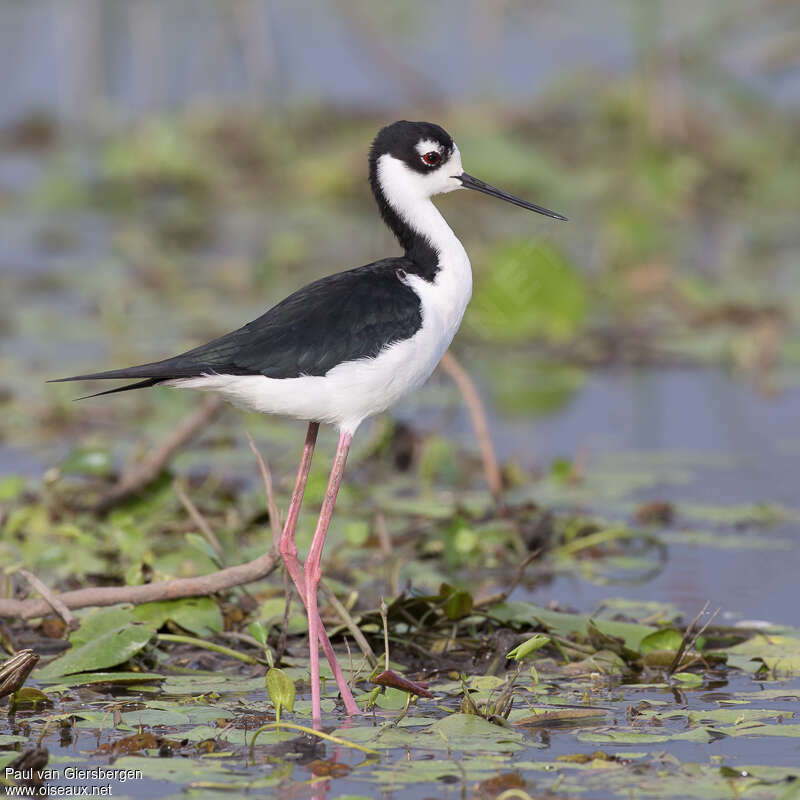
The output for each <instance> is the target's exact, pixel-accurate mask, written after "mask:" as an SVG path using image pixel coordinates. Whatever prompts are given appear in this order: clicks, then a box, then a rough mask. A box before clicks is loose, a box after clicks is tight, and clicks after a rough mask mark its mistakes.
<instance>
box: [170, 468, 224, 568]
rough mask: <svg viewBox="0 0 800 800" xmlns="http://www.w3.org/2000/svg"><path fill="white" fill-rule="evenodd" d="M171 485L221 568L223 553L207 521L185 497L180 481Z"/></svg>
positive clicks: (187, 497) (186, 496)
mask: <svg viewBox="0 0 800 800" xmlns="http://www.w3.org/2000/svg"><path fill="white" fill-rule="evenodd" d="M172 485H173V487H174V488H175V494H177V495H178V499H179V500H180V501H181V504H182V505H183V507H184V508H185V509H186V512H187V513H188V514H189V516H190V517H191V518H192V522H194V524H195V525H197V527H198V528H200V532H201V533H202V534H203V538H204V539H205V540H206V541H207V542H208V543H209V545H211V549H212V550H213V551H214V553H215V554H216V556H217V561H218V562H219V563H218V564H217V566H221V565H222V564H224V562H225V551H224V550H223V549H222V544H221V543H220V541H219V539H218V538H217V534H216V533H214V531H213V530H212V528H211V526H210V525H209V524H208V520H207V519H206V518H205V517H204V516H203V515H202V514H201V513H200V510H199V509H198V508H197V506H196V505H195V504H194V503H193V502H192V500H191V498H190V497H189V495H187V494H186V492H185V491H184V490H183V486H181V483H180V481H178V480H176V481H173V484H172Z"/></svg>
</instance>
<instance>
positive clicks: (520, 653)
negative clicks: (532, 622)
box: [506, 633, 550, 661]
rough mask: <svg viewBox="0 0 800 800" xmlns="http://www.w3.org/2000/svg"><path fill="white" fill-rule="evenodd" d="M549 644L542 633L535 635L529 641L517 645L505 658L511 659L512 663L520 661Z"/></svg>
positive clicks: (547, 637) (548, 638) (548, 640)
mask: <svg viewBox="0 0 800 800" xmlns="http://www.w3.org/2000/svg"><path fill="white" fill-rule="evenodd" d="M549 643H550V637H549V636H547V635H546V634H544V633H535V634H534V635H533V636H531V638H530V639H527V640H526V641H524V642H523V643H522V644H518V645H517V646H516V647H515V648H514V649H513V650H509V651H508V653H506V658H513V659H514V661H522V660H523V659H524V658H525V657H526V656H529V655H530V654H531V653H535V652H536V651H537V650H541V649H542V648H543V647H544V646H545V645H546V644H549Z"/></svg>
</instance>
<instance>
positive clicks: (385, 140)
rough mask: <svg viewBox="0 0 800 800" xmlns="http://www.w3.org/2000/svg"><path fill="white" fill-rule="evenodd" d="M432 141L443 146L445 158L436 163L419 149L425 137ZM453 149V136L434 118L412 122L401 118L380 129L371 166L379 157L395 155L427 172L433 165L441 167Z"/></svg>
mask: <svg viewBox="0 0 800 800" xmlns="http://www.w3.org/2000/svg"><path fill="white" fill-rule="evenodd" d="M426 140H427V141H430V142H434V143H436V144H438V145H439V146H440V148H441V151H440V153H441V160H440V161H437V162H436V163H435V164H428V163H426V162H425V161H424V160H423V158H422V156H423V154H422V153H420V152H419V151H418V150H417V144H419V142H421V141H426ZM452 151H453V137H452V136H450V134H449V133H448V132H447V131H446V130H445V129H444V128H442V127H441V126H440V125H436V124H434V123H433V122H409V121H408V120H404V119H401V120H399V121H398V122H393V123H392V124H391V125H387V126H386V127H385V128H381V130H380V131H378V135H377V136H376V137H375V140H374V141H373V142H372V149H371V150H370V154H369V161H370V167H371V169H374V168H375V164H376V162H377V160H378V159H379V158H380V157H381V156H382V155H387V154H388V155H391V156H394V157H395V158H397V159H400V161H403V162H404V163H405V164H407V165H408V166H409V167H411V169H413V170H416V171H417V172H421V173H425V172H427V171H428V170H430V169H431V167H437V166H439V164H440V163H444V162H445V161H446V160H447V159H448V158H449V156H450V154H451V153H452Z"/></svg>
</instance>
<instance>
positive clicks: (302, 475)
mask: <svg viewBox="0 0 800 800" xmlns="http://www.w3.org/2000/svg"><path fill="white" fill-rule="evenodd" d="M369 181H370V185H371V187H372V193H373V194H374V196H375V201H376V202H377V204H378V208H379V209H380V213H381V216H382V217H383V220H384V222H385V223H386V224H387V225H388V226H389V228H390V229H391V231H392V233H394V235H395V236H396V237H397V239H398V241H399V242H400V246H401V247H402V248H403V255H402V256H397V257H393V258H383V259H381V260H380V261H375V262H373V263H372V264H367V265H366V266H363V267H357V268H356V269H351V270H348V271H346V272H339V273H337V274H335V275H329V276H328V277H325V278H322V279H321V280H318V281H315V282H314V283H311V284H309V285H308V286H305V287H303V288H302V289H299V290H298V291H296V292H295V293H294V294H292V295H290V296H289V297H287V298H286V299H285V300H283V301H282V302H280V303H278V305H276V306H275V307H273V308H271V309H270V310H269V311H267V312H266V313H265V314H263V315H262V316H260V317H259V318H258V319H256V320H254V321H253V322H250V323H248V324H247V325H245V326H244V327H243V328H240V329H239V330H236V331H233V332H232V333H229V334H227V335H225V336H222V337H220V338H219V339H215V340H214V341H212V342H209V343H208V344H204V345H201V346H200V347H196V348H194V349H193V350H189V351H188V352H186V353H183V354H181V355H178V356H174V357H173V358H167V359H164V360H163V361H156V362H154V363H152V364H143V365H141V366H137V367H128V368H126V369H116V370H111V371H109V372H97V373H94V374H89V375H76V376H74V377H71V378H62V379H60V380H66V381H78V380H99V379H104V380H105V379H134V380H137V379H138V380H137V382H136V383H132V384H127V385H125V386H122V387H118V388H114V389H109V390H107V391H105V392H100V393H99V394H113V393H114V392H123V391H127V390H129V389H139V388H143V387H146V386H156V385H162V384H163V385H165V386H173V387H177V388H181V389H200V390H203V391H214V392H218V393H220V394H222V395H223V396H224V397H226V398H227V399H229V400H230V401H232V402H233V403H235V404H237V405H240V406H243V407H245V408H248V409H252V410H255V411H260V412H262V413H266V414H284V415H287V416H291V417H296V418H298V419H302V420H307V421H308V422H309V425H308V432H307V434H306V441H305V446H304V448H303V454H302V458H301V461H300V468H299V471H298V474H297V480H296V482H295V486H294V492H293V494H292V499H291V503H290V505H289V511H288V514H287V517H286V524H285V526H284V528H283V533H282V535H281V538H280V544H279V550H280V554H281V557H282V558H283V561H284V563H285V565H286V569H287V570H288V572H289V575H290V576H291V578H292V580H293V582H294V585H295V586H296V587H297V591H298V593H299V595H300V598H301V600H302V601H303V605H304V606H305V609H306V613H307V615H308V635H309V649H310V658H311V697H312V718H313V724H314V725H315V726H316V727H319V725H320V724H321V708H320V682H319V645H322V649H323V651H324V653H325V655H326V656H327V658H328V661H329V662H330V665H331V669H332V670H333V674H334V677H335V678H336V684H337V686H338V687H339V692H340V694H341V696H342V700H343V702H344V706H345V709H346V711H347V713H348V714H357V713H358V712H359V709H358V706H357V705H356V703H355V701H354V700H353V695H352V693H351V691H350V688H349V687H348V684H347V681H346V680H345V678H344V674H343V672H342V670H341V667H340V666H339V663H338V662H337V660H336V655H335V654H334V651H333V648H332V647H331V643H330V640H329V639H328V635H327V633H326V632H325V628H324V626H323V625H322V620H321V619H320V616H319V612H318V610H317V586H318V584H319V581H320V578H321V566H320V562H321V559H322V548H323V545H324V543H325V535H326V533H327V531H328V525H329V524H330V521H331V515H332V514H333V507H334V504H335V502H336V495H337V493H338V491H339V486H340V484H341V481H342V475H343V472H344V467H345V461H346V459H347V453H348V450H349V449H350V443H351V442H352V440H353V434H354V433H355V432H356V429H357V428H358V426H359V425H360V424H361V422H362V421H363V420H364V419H366V418H367V417H370V416H372V415H373V414H377V413H379V412H381V411H384V410H386V409H387V408H388V407H389V406H390V405H392V404H393V403H394V402H395V401H396V400H397V399H398V398H400V397H401V396H402V395H404V394H406V393H407V392H410V391H412V390H413V389H416V388H418V387H419V386H421V385H422V384H423V383H424V382H425V381H426V380H427V378H428V377H429V376H430V374H431V373H432V372H433V370H434V369H435V368H436V365H437V364H438V363H439V359H441V357H442V355H444V352H445V350H447V348H448V347H449V345H450V342H451V341H452V339H453V336H454V335H455V332H456V331H457V330H458V326H459V325H460V323H461V318H462V316H463V314H464V310H465V308H466V307H467V303H468V302H469V299H470V296H471V294H472V272H471V269H470V263H469V258H467V254H466V252H465V251H464V248H463V246H462V245H461V242H460V241H459V240H458V239H457V238H456V236H455V234H454V233H453V231H452V230H451V229H450V227H449V226H448V224H447V223H446V222H445V220H444V218H443V217H442V215H441V214H440V213H439V211H438V210H437V209H436V206H434V204H433V202H432V201H431V198H432V197H433V196H434V195H437V194H444V193H446V192H452V191H454V190H455V189H461V188H466V189H475V190H476V191H478V192H483V193H485V194H488V195H491V196H492V197H498V198H500V199H501V200H506V201H507V202H509V203H513V204H514V205H516V206H520V207H521V208H526V209H529V210H530V211H536V212H537V213H539V214H544V215H545V216H548V217H552V218H553V219H560V220H566V217H563V216H561V215H560V214H556V213H555V212H553V211H548V210H547V209H546V208H541V207H540V206H536V205H533V204H532V203H528V202H526V201H525V200H521V199H520V198H518V197H515V196H514V195H511V194H507V193H506V192H503V191H501V190H500V189H496V188H494V187H493V186H490V185H489V184H487V183H483V181H480V180H478V179H477V178H473V177H472V176H471V175H468V174H467V173H466V172H464V170H463V168H462V166H461V154H460V152H459V150H458V147H456V144H455V142H454V141H453V139H452V138H451V137H450V135H449V134H448V133H447V132H446V131H444V130H443V129H442V128H440V127H439V126H438V125H434V124H432V123H429V122H407V121H400V122H395V123H394V124H392V125H388V126H387V127H385V128H383V129H382V130H381V131H380V132H379V133H378V135H377V136H376V137H375V141H374V142H373V143H372V148H371V150H370V153H369ZM90 396H91V397H96V396H98V395H90ZM320 423H328V424H331V425H335V426H336V427H337V428H338V429H339V444H338V447H337V449H336V456H335V458H334V462H333V468H332V469H331V474H330V480H329V482H328V488H327V491H326V493H325V498H324V500H323V503H322V509H321V511H320V515H319V520H318V522H317V527H316V531H315V533H314V537H313V540H312V542H311V547H310V549H309V553H308V557H307V558H306V562H305V566H302V565H301V564H300V562H299V560H298V557H297V545H296V544H295V541H294V534H295V528H296V525H297V519H298V515H299V513H300V506H301V503H302V500H303V493H304V490H305V485H306V480H307V478H308V473H309V469H310V466H311V457H312V455H313V452H314V445H315V443H316V439H317V432H318V430H319V425H320Z"/></svg>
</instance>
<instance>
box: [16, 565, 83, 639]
mask: <svg viewBox="0 0 800 800" xmlns="http://www.w3.org/2000/svg"><path fill="white" fill-rule="evenodd" d="M16 572H17V574H18V575H21V576H22V577H23V578H25V580H26V581H27V582H28V584H29V585H30V587H31V588H32V589H34V590H35V591H37V592H39V594H40V595H41V596H42V597H43V598H44V600H45V602H46V603H47V605H49V606H50V608H51V609H52V610H53V611H55V612H56V614H58V616H59V617H61V619H63V620H64V624H65V625H66V626H67V630H69V631H74V630H75V629H76V628H77V627H78V620H76V619H75V616H74V615H73V614H72V612H70V610H69V609H68V608H67V607H66V606H65V605H64V603H62V602H61V600H60V599H59V598H58V596H57V595H56V594H55V593H54V592H53V591H52V589H50V588H49V587H48V586H45V584H44V583H42V582H41V581H40V580H39V579H38V578H37V577H36V576H35V575H34V574H33V573H32V572H28V570H26V569H22V568H20V569H18V570H16Z"/></svg>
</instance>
